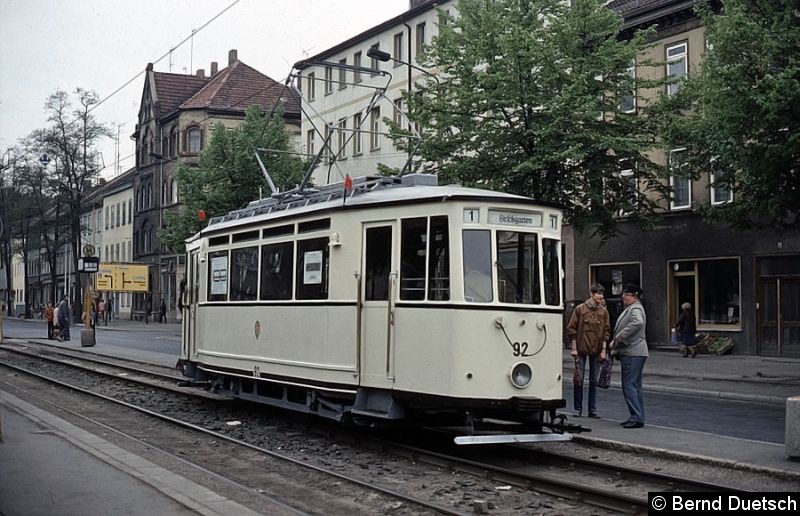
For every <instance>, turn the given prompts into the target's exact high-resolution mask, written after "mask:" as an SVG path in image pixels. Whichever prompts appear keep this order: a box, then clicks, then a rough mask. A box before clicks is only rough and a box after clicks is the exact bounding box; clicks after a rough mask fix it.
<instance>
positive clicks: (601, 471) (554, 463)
mask: <svg viewBox="0 0 800 516" xmlns="http://www.w3.org/2000/svg"><path fill="white" fill-rule="evenodd" d="M0 350H2V351H4V352H6V353H15V354H17V355H18V356H23V357H25V360H44V361H49V362H51V363H54V364H58V365H59V366H64V367H72V368H75V367H78V368H81V369H80V370H81V371H85V372H91V373H92V374H97V375H104V376H105V377H107V378H114V380H115V381H117V382H119V381H124V382H130V383H132V384H134V385H137V384H138V385H146V386H147V387H150V388H152V387H158V388H159V389H160V388H164V389H166V390H168V391H169V392H175V391H177V392H180V393H181V394H182V395H183V396H188V397H196V396H201V398H200V399H201V400H202V401H199V402H198V403H209V402H210V401H214V400H213V399H212V400H209V397H211V398H214V395H211V394H210V393H207V392H205V391H201V390H198V389H192V390H187V389H185V388H177V387H175V386H174V383H175V381H176V380H177V379H178V377H176V376H175V375H174V374H173V373H171V372H169V373H167V372H164V371H163V369H165V368H163V367H162V368H161V369H162V371H161V372H158V371H157V370H153V368H151V367H148V366H145V365H143V364H125V362H126V361H124V360H117V359H114V360H109V359H106V358H102V359H101V358H96V357H94V358H90V360H89V362H88V364H87V365H81V364H80V362H81V360H82V357H81V356H80V354H81V353H80V351H78V352H77V353H75V352H69V353H66V352H62V351H61V350H51V349H47V348H42V349H40V350H32V349H30V347H28V349H12V347H9V346H4V347H2V348H0ZM67 355H68V356H67ZM76 355H78V356H76ZM5 358H6V357H0V363H4V362H7V361H6V360H5ZM11 367H15V366H13V365H11ZM156 369H158V368H156ZM20 370H24V371H25V372H26V374H34V375H37V376H38V377H40V378H42V379H44V380H46V381H49V382H55V383H58V384H60V385H64V386H66V387H69V388H71V389H80V390H82V392H85V393H86V394H89V395H92V396H96V395H98V393H97V392H95V391H96V389H94V388H91V389H81V388H80V387H77V386H75V385H73V384H71V383H70V382H66V381H60V380H58V379H56V378H51V377H49V376H47V375H42V374H39V373H36V372H35V371H32V370H30V368H27V369H26V368H21V369H20ZM154 377H157V378H158V379H157V380H156V381H154V380H153V378H154ZM169 382H172V384H173V385H169V386H168V385H166V384H169ZM162 384H165V385H162ZM101 397H103V398H104V399H106V400H108V401H113V402H115V403H119V404H122V405H123V406H126V407H129V408H133V409H135V410H140V411H142V412H144V413H146V414H148V415H150V416H152V417H158V418H160V419H162V420H164V421H168V422H169V423H171V424H176V425H180V426H182V427H184V428H189V429H191V430H192V431H195V432H204V433H207V434H208V435H213V436H214V437H215V438H219V439H225V440H227V441H229V442H231V443H236V444H237V445H239V446H244V447H248V448H250V449H253V450H257V451H258V452H259V453H263V454H265V455H267V456H270V457H274V458H279V459H282V460H286V461H291V462H293V463H297V464H299V465H303V466H305V467H309V468H311V469H314V470H315V471H318V472H320V473H325V474H328V475H332V476H335V477H336V478H340V479H341V480H344V481H347V482H352V483H354V484H356V485H359V486H361V487H363V488H365V489H376V485H375V483H374V481H372V480H369V479H367V480H365V479H364V477H361V478H355V477H353V476H348V475H343V474H341V473H339V472H338V471H333V469H337V470H338V469H339V468H325V467H320V466H318V465H315V464H311V463H310V462H309V461H302V460H298V459H297V458H296V457H293V456H291V455H290V454H289V453H282V452H276V451H275V450H274V447H272V446H270V447H264V446H258V445H255V444H253V440H252V439H247V440H242V439H240V438H237V437H233V436H232V435H231V432H230V431H229V429H227V428H225V426H224V425H217V430H216V431H210V430H209V429H208V428H206V426H208V425H198V424H196V423H191V422H188V421H187V420H186V419H187V418H186V417H184V416H185V412H186V411H184V413H182V414H179V415H177V416H175V415H173V416H170V415H167V414H163V413H161V412H159V411H157V410H151V409H148V408H144V407H141V406H139V405H138V403H134V404H132V403H128V402H125V401H122V400H116V399H111V397H105V396H102V395H101ZM219 399H221V397H216V400H219ZM196 410H202V411H208V408H207V407H203V408H202V409H201V408H199V407H198V408H197V409H196ZM211 410H212V411H213V410H222V411H223V412H224V409H222V408H221V407H218V408H217V409H213V408H212V409H211ZM191 411H192V409H191V408H189V412H191ZM314 424H315V425H316V424H317V422H316V421H315V423H314ZM327 432H329V434H331V433H332V434H335V435H336V436H337V438H338V439H340V440H344V441H347V440H352V441H353V442H354V447H359V448H361V449H364V448H369V449H371V450H373V451H374V452H375V453H381V454H389V455H392V456H396V457H404V458H406V459H407V460H409V461H412V462H413V463H422V464H426V465H429V466H432V467H434V468H437V469H439V470H443V471H450V472H457V473H461V474H465V475H469V476H472V477H474V478H481V479H486V480H490V481H491V483H493V484H502V485H500V486H495V488H496V489H503V490H511V489H514V490H515V491H527V492H532V493H542V494H546V495H549V496H551V497H554V498H556V499H564V500H569V501H571V502H573V503H576V504H579V505H588V506H592V507H600V508H603V509H606V510H608V511H611V512H623V513H646V512H647V492H648V491H708V490H715V491H729V490H732V489H731V488H729V487H727V486H719V485H714V484H710V483H704V482H694V481H690V480H687V479H685V478H677V477H673V476H670V475H667V474H660V473H654V472H645V471H641V470H637V469H633V468H624V467H621V466H617V465H608V464H602V463H598V462H593V461H589V460H581V459H576V458H574V457H569V458H564V457H560V456H558V455H557V454H552V453H546V452H542V451H536V450H530V449H527V448H526V447H524V446H509V445H504V446H495V447H491V448H485V447H479V448H475V447H469V448H463V447H462V448H456V447H453V446H452V445H451V443H452V435H448V434H446V433H442V432H441V431H437V432H432V431H428V430H426V431H425V432H424V434H422V433H420V432H416V431H415V432H414V434H415V435H416V436H417V438H416V439H414V440H413V441H409V440H408V439H407V438H402V437H398V436H389V437H388V438H377V437H375V436H374V435H372V434H370V435H367V434H364V433H362V432H357V431H356V432H354V431H352V430H349V429H342V428H338V427H336V428H331V427H329V428H328V429H327ZM406 435H408V433H406ZM423 435H424V437H423V438H422V439H419V437H420V436H423ZM441 450H447V453H443V452H442V451H441ZM587 478H588V479H591V478H595V481H594V482H591V481H587ZM597 479H599V481H598V480H597ZM621 484H622V485H623V486H624V487H625V488H622V489H621V488H620V485H621ZM378 490H379V491H380V492H381V493H382V494H384V495H386V496H391V497H393V498H395V499H399V500H403V502H404V503H409V504H412V503H413V504H417V505H419V506H422V507H425V508H427V509H429V510H432V511H436V512H441V513H449V514H460V513H461V512H462V511H458V510H457V511H454V510H453V509H452V508H450V507H446V506H444V505H442V504H438V503H432V504H431V503H430V502H428V501H426V500H422V499H420V498H419V497H415V496H409V494H408V493H407V492H404V491H401V490H397V489H384V488H379V489H378Z"/></svg>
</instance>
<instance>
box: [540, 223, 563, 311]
mask: <svg viewBox="0 0 800 516" xmlns="http://www.w3.org/2000/svg"><path fill="white" fill-rule="evenodd" d="M558 247H559V242H558V240H553V239H552V238H543V239H542V268H543V269H544V303H545V304H546V305H553V306H558V305H560V304H561V275H560V271H561V268H560V266H559V263H558Z"/></svg>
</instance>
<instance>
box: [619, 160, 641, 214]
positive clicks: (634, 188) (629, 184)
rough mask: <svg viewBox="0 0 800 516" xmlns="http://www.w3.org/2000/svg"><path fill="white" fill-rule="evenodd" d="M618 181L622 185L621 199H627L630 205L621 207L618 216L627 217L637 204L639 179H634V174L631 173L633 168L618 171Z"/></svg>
mask: <svg viewBox="0 0 800 516" xmlns="http://www.w3.org/2000/svg"><path fill="white" fill-rule="evenodd" d="M619 177H620V183H622V184H621V187H622V196H621V197H622V199H625V200H627V202H628V203H629V205H630V209H626V208H621V209H620V210H619V216H620V217H627V216H628V215H630V214H631V213H633V212H634V211H636V208H637V207H638V205H639V198H638V193H639V181H638V180H637V179H636V174H634V173H633V170H631V169H628V170H622V171H620V173H619Z"/></svg>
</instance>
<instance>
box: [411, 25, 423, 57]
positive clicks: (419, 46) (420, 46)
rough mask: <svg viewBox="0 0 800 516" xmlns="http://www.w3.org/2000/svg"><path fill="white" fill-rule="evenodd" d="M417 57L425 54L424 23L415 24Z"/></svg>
mask: <svg viewBox="0 0 800 516" xmlns="http://www.w3.org/2000/svg"><path fill="white" fill-rule="evenodd" d="M416 34H417V41H416V43H417V45H416V46H417V56H419V55H420V54H422V53H423V52H425V22H422V23H418V24H417V32H416ZM409 57H410V56H409Z"/></svg>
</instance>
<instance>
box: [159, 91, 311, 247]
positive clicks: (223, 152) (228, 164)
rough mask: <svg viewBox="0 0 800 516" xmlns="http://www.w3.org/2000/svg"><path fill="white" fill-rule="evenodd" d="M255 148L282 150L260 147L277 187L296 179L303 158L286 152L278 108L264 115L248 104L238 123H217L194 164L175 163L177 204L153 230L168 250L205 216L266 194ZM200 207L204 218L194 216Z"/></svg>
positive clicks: (287, 144)
mask: <svg viewBox="0 0 800 516" xmlns="http://www.w3.org/2000/svg"><path fill="white" fill-rule="evenodd" d="M257 148H261V149H269V150H277V151H284V152H281V153H276V152H268V151H263V152H261V153H260V156H261V159H262V161H263V162H264V166H265V167H266V169H267V171H268V172H269V173H270V175H271V177H272V180H273V182H274V183H275V186H276V187H277V188H278V189H280V190H285V189H288V188H292V187H294V186H295V185H296V184H297V183H299V182H300V181H301V180H302V178H303V162H302V161H301V160H300V159H298V158H297V157H294V156H292V155H291V154H287V153H286V152H290V151H292V150H293V149H292V148H291V143H290V141H289V136H288V134H287V132H286V127H285V121H284V118H283V111H282V110H280V109H278V110H275V112H274V113H273V114H272V116H271V117H270V118H269V119H267V116H266V115H265V113H264V111H263V110H262V109H261V108H260V107H259V106H255V105H254V106H251V107H250V108H248V110H247V113H246V115H245V120H244V122H243V123H242V124H241V125H240V126H239V127H237V128H235V129H227V128H225V127H224V126H223V125H222V124H217V125H216V126H215V127H214V129H213V132H212V136H211V139H210V141H209V144H208V146H207V147H206V148H205V149H203V151H202V152H201V154H200V162H199V166H196V167H193V166H188V165H185V164H181V165H179V166H178V168H177V171H176V180H177V182H178V195H179V197H180V199H181V202H182V203H183V205H182V206H181V208H180V209H179V210H178V211H176V212H173V213H167V214H166V222H167V227H166V228H165V229H164V230H162V231H161V232H160V233H159V237H160V238H161V241H162V242H164V243H165V244H166V245H167V247H168V248H169V249H170V250H172V251H173V252H179V253H182V252H183V251H184V241H185V240H186V238H188V237H190V236H191V235H193V234H194V233H196V232H197V231H199V230H200V229H202V228H203V227H204V226H205V224H206V223H207V220H208V219H210V218H211V217H214V216H218V215H223V214H225V213H227V212H229V211H231V210H236V209H239V208H243V207H244V206H246V205H247V203H249V202H250V201H253V200H256V199H258V196H259V192H261V193H262V195H265V196H267V195H269V194H270V190H269V186H268V185H267V181H266V179H265V178H264V175H263V174H262V172H261V169H260V168H259V166H258V162H257V161H256V158H255V154H254V152H255V150H256V149H257ZM200 210H203V211H205V213H206V216H207V217H208V219H207V220H206V222H201V221H200V220H199V219H198V217H197V214H198V212H199V211H200Z"/></svg>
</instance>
